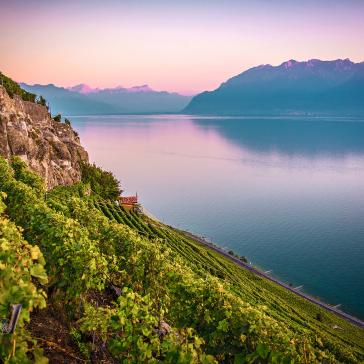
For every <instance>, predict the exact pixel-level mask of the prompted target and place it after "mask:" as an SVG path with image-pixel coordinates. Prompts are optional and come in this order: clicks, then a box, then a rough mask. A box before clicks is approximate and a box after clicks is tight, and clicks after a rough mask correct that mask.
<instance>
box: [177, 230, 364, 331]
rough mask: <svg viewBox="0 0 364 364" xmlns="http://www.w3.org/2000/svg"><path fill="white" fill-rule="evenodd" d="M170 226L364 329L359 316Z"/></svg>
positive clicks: (196, 236)
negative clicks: (295, 287)
mask: <svg viewBox="0 0 364 364" xmlns="http://www.w3.org/2000/svg"><path fill="white" fill-rule="evenodd" d="M171 228H173V229H175V230H177V231H179V232H181V233H182V234H184V235H186V236H188V237H189V238H191V239H193V240H194V241H196V242H197V243H199V244H202V245H203V246H205V247H207V248H208V249H211V250H213V251H214V252H216V253H218V254H221V255H223V256H224V257H225V258H227V259H229V260H230V261H232V262H233V263H235V264H237V265H239V266H240V267H242V268H244V269H247V270H249V271H250V272H252V273H254V274H256V275H258V276H260V277H263V278H266V279H268V280H269V281H271V282H274V283H276V284H278V285H279V286H281V287H283V288H285V289H287V290H288V291H290V292H292V293H294V294H296V295H297V296H299V297H301V298H304V299H305V300H307V301H309V302H311V303H313V304H316V305H318V306H320V307H322V308H323V309H325V310H327V311H330V312H332V313H334V314H336V315H338V316H340V317H341V318H343V319H345V320H346V321H348V322H350V323H352V324H353V325H355V326H357V327H359V328H361V329H364V321H362V320H360V319H359V318H357V317H355V316H352V315H350V314H348V313H346V312H344V311H341V310H339V309H337V308H335V306H330V305H329V304H328V303H325V302H322V301H320V300H318V299H316V298H314V297H312V296H310V295H309V294H307V293H304V292H301V291H299V290H297V289H294V288H293V287H290V286H289V285H288V284H286V283H284V282H282V281H280V280H279V279H277V278H274V277H272V276H270V275H269V274H266V273H264V272H262V271H260V270H259V269H258V268H256V267H254V266H252V265H250V264H248V263H244V262H243V261H241V260H240V259H238V258H236V257H234V256H232V255H230V254H229V253H227V252H226V251H225V250H223V249H222V248H220V247H218V246H216V245H214V244H212V243H210V242H208V241H206V240H205V239H203V238H202V237H200V236H198V235H195V234H193V233H190V232H188V231H185V230H180V229H176V228H174V227H172V226H171Z"/></svg>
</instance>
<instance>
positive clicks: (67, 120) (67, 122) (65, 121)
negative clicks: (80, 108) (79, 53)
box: [64, 118, 71, 126]
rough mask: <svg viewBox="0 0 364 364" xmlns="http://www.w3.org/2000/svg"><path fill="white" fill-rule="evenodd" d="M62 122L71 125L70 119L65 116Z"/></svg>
mask: <svg viewBox="0 0 364 364" xmlns="http://www.w3.org/2000/svg"><path fill="white" fill-rule="evenodd" d="M64 123H65V124H66V125H69V126H71V121H70V120H69V119H67V118H65V119H64Z"/></svg>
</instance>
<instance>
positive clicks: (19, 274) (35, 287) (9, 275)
mask: <svg viewBox="0 0 364 364" xmlns="http://www.w3.org/2000/svg"><path fill="white" fill-rule="evenodd" d="M3 197H5V194H3V195H2V198H3ZM2 198H0V317H9V312H10V308H11V305H12V304H21V305H22V310H21V312H20V316H19V321H18V323H17V326H16V330H15V333H14V334H1V333H0V362H1V363H4V362H5V363H7V362H10V363H29V362H30V360H29V359H28V354H29V353H30V352H31V353H32V355H33V357H35V358H37V359H38V360H40V359H41V357H42V353H41V350H39V349H36V347H35V346H34V344H35V340H29V339H30V337H29V334H28V333H27V331H26V329H25V328H24V323H25V322H26V321H28V322H29V318H30V312H31V311H32V310H33V309H34V308H36V307H38V308H43V307H45V305H46V302H45V297H46V296H45V292H44V291H43V290H42V289H41V288H39V285H40V284H45V283H47V275H46V272H45V270H44V264H45V261H44V258H43V255H42V253H41V251H40V250H39V248H38V246H36V245H30V244H29V243H28V242H26V241H25V240H24V239H23V237H22V235H21V232H20V230H19V229H18V228H17V227H16V226H15V225H14V223H12V222H10V221H9V220H8V219H7V218H5V217H4V215H3V212H4V209H5V204H4V203H3V202H2ZM43 359H44V358H43ZM38 362H40V361H38ZM43 363H45V361H43Z"/></svg>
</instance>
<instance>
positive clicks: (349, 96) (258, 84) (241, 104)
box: [183, 59, 364, 115]
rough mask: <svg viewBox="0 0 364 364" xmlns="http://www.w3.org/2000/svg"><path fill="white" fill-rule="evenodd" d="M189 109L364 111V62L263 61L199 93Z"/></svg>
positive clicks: (237, 112)
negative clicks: (270, 63) (207, 90)
mask: <svg viewBox="0 0 364 364" xmlns="http://www.w3.org/2000/svg"><path fill="white" fill-rule="evenodd" d="M183 112H184V113H190V114H218V115H244V114H247V115H252V114H255V115H264V114H271V115H272V114H273V115H274V114H278V115H282V114H291V115H292V114H310V113H313V114H342V115H344V114H345V115H348V114H361V115H362V114H364V62H362V63H354V62H351V61H350V60H349V59H344V60H341V59H338V60H335V61H321V60H318V59H311V60H309V61H307V62H298V61H295V60H290V61H287V62H284V63H282V64H281V65H279V66H271V65H261V66H258V67H254V68H251V69H248V70H247V71H245V72H243V73H241V74H239V75H237V76H235V77H232V78H230V79H229V80H228V81H226V82H224V83H222V84H221V85H220V87H219V88H217V89H216V90H214V91H211V92H202V93H200V94H198V95H197V96H195V97H194V98H193V99H192V100H191V102H190V103H189V104H188V105H187V107H186V108H185V109H184V110H183Z"/></svg>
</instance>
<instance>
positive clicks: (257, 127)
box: [191, 117, 364, 156]
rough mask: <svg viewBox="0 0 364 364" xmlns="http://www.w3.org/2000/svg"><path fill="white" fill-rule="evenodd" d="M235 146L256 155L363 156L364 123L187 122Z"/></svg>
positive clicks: (324, 120)
mask: <svg viewBox="0 0 364 364" xmlns="http://www.w3.org/2000/svg"><path fill="white" fill-rule="evenodd" d="M191 120H192V121H193V123H194V124H195V125H197V126H199V127H200V128H202V129H213V130H215V131H216V132H218V133H219V134H221V135H222V136H223V137H224V138H226V139H228V140H229V141H230V142H233V143H235V144H237V145H239V146H243V147H245V148H249V149H252V150H255V151H258V152H269V151H277V152H280V153H284V154H290V155H292V154H301V155H307V156H312V155H318V154H321V155H322V154H330V155H332V154H334V155H336V156H340V155H341V156H343V155H345V154H348V153H364V120H361V119H350V118H346V119H343V118H335V119H332V118H298V117H297V118H265V119H263V118H255V119H254V118H253V119H252V118H248V119H239V118H232V119H229V118H216V119H214V118H191Z"/></svg>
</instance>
